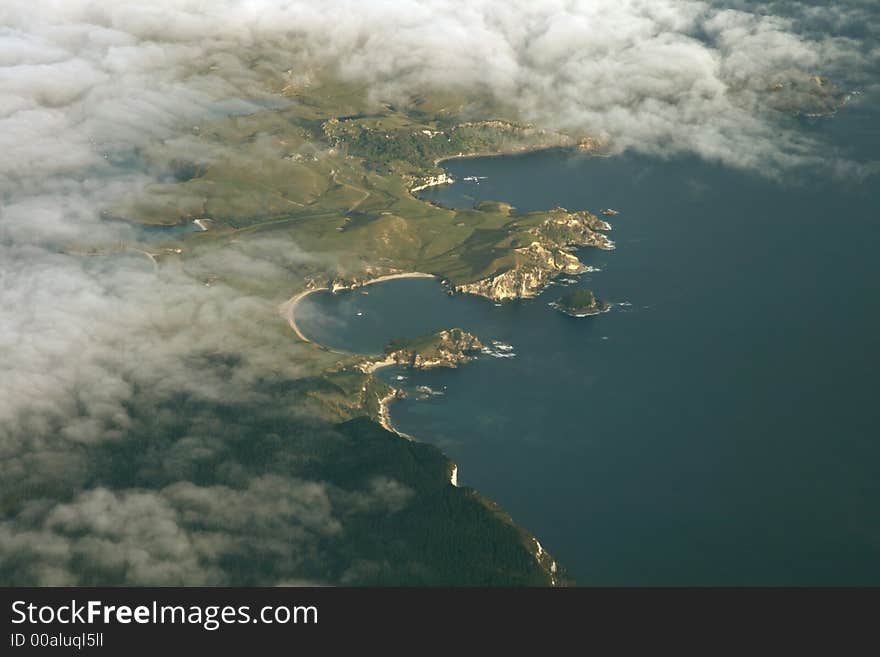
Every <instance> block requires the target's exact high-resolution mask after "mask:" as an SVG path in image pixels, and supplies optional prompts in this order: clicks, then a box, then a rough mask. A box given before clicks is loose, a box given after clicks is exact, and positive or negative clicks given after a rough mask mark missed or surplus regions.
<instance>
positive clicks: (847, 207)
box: [300, 108, 880, 585]
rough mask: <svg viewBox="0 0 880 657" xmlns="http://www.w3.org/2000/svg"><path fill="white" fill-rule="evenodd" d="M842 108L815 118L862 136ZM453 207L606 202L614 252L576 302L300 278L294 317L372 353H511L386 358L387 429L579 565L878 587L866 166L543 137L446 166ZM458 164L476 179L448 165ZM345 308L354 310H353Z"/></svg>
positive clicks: (879, 357) (696, 577) (872, 189)
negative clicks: (400, 342) (425, 450)
mask: <svg viewBox="0 0 880 657" xmlns="http://www.w3.org/2000/svg"><path fill="white" fill-rule="evenodd" d="M875 119H876V117H875V116H872V115H871V114H870V112H867V111H860V110H858V108H856V109H853V110H849V111H848V113H842V114H841V116H840V117H838V118H837V119H835V120H834V121H832V122H823V123H819V124H814V125H809V126H807V127H806V129H809V130H815V131H824V132H826V133H827V134H828V135H830V137H831V138H832V139H834V140H835V143H837V144H839V145H840V147H841V148H847V149H850V150H852V152H853V153H855V154H856V155H858V154H859V153H861V154H862V155H863V156H866V157H870V156H871V155H874V156H875V155H876V153H877V152H878V149H877V145H878V138H877V134H876V129H875V128H874V127H873V126H874V125H876V121H875ZM448 170H449V171H450V173H451V174H452V175H453V176H454V177H455V178H456V179H457V180H459V181H460V182H458V183H456V184H455V185H453V186H451V187H447V188H442V189H434V190H431V191H430V192H429V193H426V195H425V196H426V197H427V198H430V199H431V200H433V201H436V202H439V203H444V204H447V205H457V206H462V205H470V204H471V203H473V202H474V201H475V200H486V199H495V200H506V201H509V202H511V203H513V204H514V205H516V206H517V207H518V208H519V209H521V210H523V211H526V210H531V209H541V208H548V207H553V206H555V205H563V206H565V207H567V208H569V209H572V210H574V209H581V208H585V209H590V210H593V211H597V210H599V209H600V208H604V207H613V208H617V209H619V210H620V211H621V214H620V216H619V217H615V218H612V223H613V225H614V231H613V234H612V238H613V239H614V240H615V242H616V243H617V246H618V249H617V250H616V251H613V252H600V251H596V250H585V251H584V252H582V257H583V259H584V260H585V261H586V262H587V263H589V264H593V265H596V266H598V267H600V268H601V270H602V271H601V272H597V273H594V274H587V275H585V276H583V277H581V278H580V279H579V282H578V283H577V284H578V285H581V286H585V287H590V288H592V289H593V290H595V292H596V293H597V294H598V295H599V296H600V297H602V298H603V299H606V300H608V301H611V302H616V303H622V302H623V303H626V304H631V305H621V306H617V307H615V309H614V310H613V311H612V312H610V313H607V314H604V315H601V316H597V317H592V318H585V319H574V318H570V317H566V316H563V315H561V314H560V313H557V312H555V311H553V310H552V309H550V308H549V307H548V306H547V303H548V302H549V301H551V300H553V299H554V298H555V297H556V296H557V295H558V294H559V288H553V287H551V288H550V289H549V290H548V291H547V292H546V293H545V294H544V295H542V296H541V297H539V298H538V299H535V300H530V301H524V302H517V303H513V304H506V305H504V306H501V307H496V306H495V305H494V304H492V303H491V302H489V301H486V300H483V299H479V298H471V297H465V296H457V297H449V296H446V295H445V294H444V293H443V292H442V290H441V289H440V287H439V285H438V284H437V283H435V282H433V281H430V280H400V281H393V282H389V283H385V284H381V285H377V286H372V287H369V288H367V289H366V290H365V291H367V292H368V294H363V293H362V291H355V292H352V293H343V294H338V295H331V294H324V295H312V296H310V297H308V298H307V299H306V300H305V302H304V304H303V311H304V312H303V313H302V321H301V322H300V323H301V328H303V330H304V331H305V333H306V334H307V335H309V336H311V337H313V338H314V339H316V340H318V341H320V342H323V343H326V344H328V345H331V346H337V347H342V348H347V349H351V350H356V351H362V352H364V353H372V352H378V351H380V350H381V348H382V346H383V345H384V344H385V343H386V342H387V341H388V340H389V339H390V338H393V337H396V336H404V335H409V336H413V335H417V334H421V333H425V332H427V331H430V330H435V329H439V328H445V327H450V326H461V327H463V328H466V329H468V330H471V331H473V332H474V333H475V334H477V335H478V336H479V337H480V338H482V339H483V340H484V341H491V340H499V341H503V342H505V343H509V344H510V345H512V346H513V347H514V351H515V353H516V357H514V358H507V359H502V358H493V357H491V356H485V357H483V358H481V359H480V360H479V361H477V362H475V363H472V364H470V365H467V366H466V367H463V368H460V369H458V370H448V371H436V372H426V373H407V372H399V371H395V370H384V371H383V372H382V376H383V377H386V378H387V379H389V380H391V379H394V377H396V376H398V375H401V376H406V377H407V378H406V380H404V381H395V384H396V385H402V386H404V387H406V388H407V389H408V390H409V391H410V392H412V393H415V389H416V387H417V386H420V385H424V386H429V387H430V388H431V389H433V390H434V391H436V392H438V393H443V394H436V395H431V396H428V397H427V398H418V397H425V395H417V394H412V395H411V397H410V399H408V400H406V401H403V402H399V403H396V404H395V405H394V406H393V407H392V417H393V420H394V422H395V424H396V425H397V426H398V427H399V428H400V429H401V430H402V431H405V432H407V433H410V434H413V435H415V436H417V437H418V438H419V439H421V440H425V441H429V442H433V443H435V444H437V445H439V446H441V447H442V448H443V449H444V450H445V451H446V452H447V453H448V454H449V455H450V457H451V458H453V459H454V460H455V461H456V462H458V463H459V465H460V470H459V479H460V482H461V483H462V484H463V485H470V486H474V487H476V488H477V489H479V490H480V491H482V492H484V493H486V494H487V495H489V496H490V497H492V498H494V499H495V500H497V501H498V502H499V503H500V504H501V505H502V506H503V507H504V508H505V509H506V510H507V511H509V512H510V513H511V515H512V516H513V518H514V519H515V520H516V521H517V522H518V523H520V524H521V525H523V526H524V527H526V528H528V529H529V530H530V531H533V532H534V533H535V534H536V535H537V536H538V537H539V538H540V539H541V541H542V543H543V544H544V546H545V547H546V548H547V549H549V550H550V551H552V552H553V553H554V554H555V555H556V556H557V558H558V559H559V560H560V561H561V562H562V563H563V564H564V565H565V566H566V567H567V568H568V569H569V571H570V572H571V573H572V574H573V576H574V577H575V578H576V579H577V581H578V582H579V583H581V584H616V585H653V584H684V585H702V584H722V585H746V584H754V585H770V584H793V585H801V584H819V585H823V584H880V477H878V468H880V441H878V431H877V422H878V419H880V412H878V404H877V403H876V401H875V370H876V366H877V364H878V362H880V338H878V336H880V332H878V330H877V326H878V323H880V312H878V303H877V299H878V292H880V277H878V272H877V256H876V254H877V252H878V247H880V227H878V224H877V219H878V217H880V212H878V211H880V194H878V185H877V180H876V178H874V179H870V180H867V181H865V182H863V183H860V184H843V183H840V182H839V181H836V182H835V181H833V180H831V178H830V177H828V176H826V175H824V174H822V173H820V172H813V173H804V172H801V173H799V174H798V175H797V176H794V177H793V179H792V180H788V181H785V182H774V181H771V180H768V179H766V178H763V177H760V176H757V175H754V174H750V173H744V172H741V171H734V170H730V169H727V168H724V167H721V166H718V165H712V164H707V163H705V162H701V161H698V160H695V159H690V158H680V159H674V160H669V161H663V160H658V159H653V158H648V157H642V156H637V155H625V156H621V157H615V158H590V157H575V156H571V155H568V154H565V153H560V152H545V153H535V154H530V155H526V156H517V157H504V158H483V159H475V160H461V161H453V162H450V163H449V164H448ZM465 176H484V177H485V180H481V181H479V183H477V182H465V181H462V178H464V177H465ZM358 313H361V314H360V315H358Z"/></svg>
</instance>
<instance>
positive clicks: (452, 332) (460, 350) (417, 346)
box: [386, 328, 483, 370]
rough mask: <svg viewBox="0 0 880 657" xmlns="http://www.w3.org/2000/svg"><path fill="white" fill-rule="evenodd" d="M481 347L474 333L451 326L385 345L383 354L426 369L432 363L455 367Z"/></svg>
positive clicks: (468, 358) (434, 365)
mask: <svg viewBox="0 0 880 657" xmlns="http://www.w3.org/2000/svg"><path fill="white" fill-rule="evenodd" d="M482 348H483V343H482V342H480V341H479V339H477V337H476V336H474V335H472V334H470V333H468V332H467V331H463V330H462V329H458V328H454V329H449V330H446V331H439V332H438V333H434V334H433V335H430V336H426V337H424V338H418V339H416V340H408V341H402V342H397V343H392V344H391V345H389V347H388V350H387V351H386V356H387V358H388V359H390V360H391V361H392V362H393V363H395V364H397V365H405V366H406V367H412V368H414V369H420V370H427V369H431V368H435V367H458V365H459V364H461V363H467V362H469V361H471V360H473V359H474V356H475V355H476V354H477V353H479V351H480V349H482Z"/></svg>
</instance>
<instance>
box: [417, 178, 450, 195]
mask: <svg viewBox="0 0 880 657" xmlns="http://www.w3.org/2000/svg"><path fill="white" fill-rule="evenodd" d="M454 182H455V179H454V178H453V177H452V176H450V175H448V174H446V173H441V174H438V175H436V176H427V177H426V178H421V179H416V180H414V182H413V186H412V187H410V190H409V191H410V192H411V193H415V192H420V191H422V190H423V189H428V188H429V187H436V186H437V185H451V184H452V183H454Z"/></svg>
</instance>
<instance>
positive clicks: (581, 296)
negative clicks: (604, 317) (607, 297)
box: [550, 289, 611, 317]
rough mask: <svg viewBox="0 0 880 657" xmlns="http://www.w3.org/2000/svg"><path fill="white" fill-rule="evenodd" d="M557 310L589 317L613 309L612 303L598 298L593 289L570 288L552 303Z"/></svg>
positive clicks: (574, 315)
mask: <svg viewBox="0 0 880 657" xmlns="http://www.w3.org/2000/svg"><path fill="white" fill-rule="evenodd" d="M550 305H552V306H553V307H554V308H556V310H558V311H559V312H562V313H565V314H566V315H571V316H572V317H589V316H590V315H598V314H599V313H604V312H607V311H609V310H610V309H611V305H610V304H608V303H605V302H604V301H601V300H599V299H597V298H596V295H595V294H593V291H592V290H584V289H577V290H570V291H568V292H566V293H565V294H563V295H562V296H561V297H559V298H558V299H557V300H556V301H554V302H553V303H552V304H550Z"/></svg>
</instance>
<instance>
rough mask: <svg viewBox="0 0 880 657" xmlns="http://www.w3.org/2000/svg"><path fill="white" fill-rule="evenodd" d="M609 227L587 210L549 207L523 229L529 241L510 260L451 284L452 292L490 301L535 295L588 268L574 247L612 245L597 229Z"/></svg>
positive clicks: (608, 247)
mask: <svg viewBox="0 0 880 657" xmlns="http://www.w3.org/2000/svg"><path fill="white" fill-rule="evenodd" d="M608 230H611V226H610V225H609V224H608V222H606V221H603V220H602V219H600V218H599V217H597V216H596V215H594V214H591V213H590V212H568V211H567V210H565V209H564V208H557V209H556V210H553V211H552V212H551V213H550V215H549V216H548V217H547V218H546V219H545V220H544V221H543V222H541V223H540V224H538V225H537V226H534V227H532V228H529V229H527V230H526V231H525V234H526V235H528V236H529V237H530V238H531V239H532V242H531V243H530V244H529V245H528V246H524V247H519V248H516V249H514V250H513V262H512V265H511V264H507V266H506V267H504V268H503V269H502V270H501V271H499V272H498V273H496V274H494V275H492V276H489V277H487V278H484V279H482V280H479V281H476V282H474V283H464V284H461V285H457V286H454V287H453V290H454V291H455V292H461V293H465V294H476V295H479V296H483V297H487V298H489V299H492V300H494V301H506V300H511V299H528V298H531V297H534V296H537V295H538V294H539V293H540V292H541V290H542V289H544V287H545V286H546V285H547V284H548V283H550V281H551V280H553V279H554V278H555V277H556V276H559V275H561V274H567V275H575V274H581V273H583V272H585V271H589V267H587V266H586V265H584V264H583V263H582V262H581V261H580V260H579V259H578V257H577V256H576V255H575V254H574V253H572V250H573V249H574V248H576V247H585V246H592V247H596V248H600V249H613V248H614V242H612V241H611V240H610V239H608V237H607V236H606V235H604V234H602V232H599V231H608Z"/></svg>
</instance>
